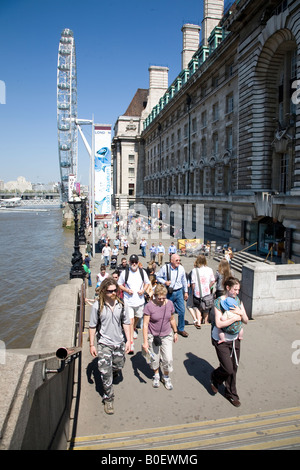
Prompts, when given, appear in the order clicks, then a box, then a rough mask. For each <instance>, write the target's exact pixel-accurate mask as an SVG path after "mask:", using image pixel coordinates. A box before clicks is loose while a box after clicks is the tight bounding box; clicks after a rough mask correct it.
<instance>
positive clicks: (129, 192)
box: [128, 183, 134, 196]
mask: <svg viewBox="0 0 300 470" xmlns="http://www.w3.org/2000/svg"><path fill="white" fill-rule="evenodd" d="M128 195H129V196H134V184H133V183H129V185H128Z"/></svg>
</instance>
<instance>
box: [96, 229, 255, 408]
mask: <svg viewBox="0 0 300 470" xmlns="http://www.w3.org/2000/svg"><path fill="white" fill-rule="evenodd" d="M124 241H125V244H124ZM101 243H102V258H103V259H102V261H103V263H102V264H101V266H100V270H99V273H98V274H97V277H96V293H95V300H94V301H91V305H92V308H91V315H90V324H89V332H90V333H89V340H90V351H91V354H92V356H93V357H98V368H99V371H100V374H101V378H102V383H103V389H104V395H103V402H104V410H105V412H106V413H107V414H112V413H114V406H113V402H114V387H113V382H114V379H115V378H116V377H117V376H118V374H120V371H121V370H122V368H123V366H124V362H125V354H126V353H128V354H134V352H135V351H134V341H135V339H136V338H137V335H138V334H142V338H143V339H142V341H143V342H142V352H143V355H144V356H145V358H146V360H147V362H148V363H149V367H150V368H151V369H152V371H153V379H152V386H153V387H154V388H157V387H158V386H159V385H160V383H161V382H162V383H163V384H164V386H165V388H166V389H167V390H172V389H173V384H172V381H171V376H170V374H171V372H172V371H173V344H174V343H176V342H177V341H178V335H179V336H181V337H183V338H185V340H187V341H188V336H189V334H188V332H187V331H185V324H186V321H185V312H186V307H187V310H188V311H189V312H190V314H191V316H192V318H193V323H194V325H195V327H196V328H197V329H200V328H201V325H203V324H211V331H212V339H211V341H212V344H213V346H214V347H215V350H216V354H217V357H218V360H219V363H220V365H219V367H218V368H217V369H215V370H214V371H213V373H212V375H211V390H212V392H213V393H217V392H218V389H219V386H220V385H221V384H222V383H224V385H225V397H226V398H227V399H228V400H229V401H230V403H232V404H233V405H234V406H240V401H239V396H238V393H237V390H236V373H237V367H238V362H239V357H240V341H241V340H242V337H243V336H242V333H243V330H242V323H247V314H246V312H245V309H244V307H243V304H242V303H241V302H240V300H239V298H238V294H239V288H240V282H239V280H238V279H236V278H235V277H233V276H232V273H231V269H230V260H226V259H225V258H224V259H223V260H222V261H221V262H220V264H219V267H218V270H217V271H216V272H215V273H214V272H213V270H212V268H210V267H209V266H208V265H207V257H206V256H205V255H204V254H201V255H199V256H197V258H196V260H195V263H194V267H193V269H192V270H191V272H190V273H187V272H186V271H185V269H184V267H183V265H182V264H181V258H180V254H179V253H178V252H177V248H176V246H175V243H174V242H172V243H170V246H169V247H168V248H167V249H165V247H164V246H163V245H162V243H161V242H159V243H158V244H157V245H156V244H155V243H151V244H150V245H149V248H148V245H147V241H146V240H145V238H142V240H141V244H140V246H139V248H140V252H141V254H138V255H137V254H132V255H131V256H129V258H128V260H127V258H126V257H125V256H126V255H127V254H128V247H129V244H128V241H127V239H126V238H125V237H124V238H123V239H119V238H118V237H116V239H115V240H114V242H113V247H114V249H117V250H118V254H121V253H122V254H123V257H122V258H121V260H120V261H119V263H118V265H117V266H116V269H114V270H112V272H110V273H108V272H107V268H108V266H109V257H110V256H111V252H109V251H108V249H107V248H110V245H111V241H110V240H108V239H103V240H102V241H101ZM147 250H148V254H149V258H150V261H149V263H148V265H147V267H145V266H143V264H142V263H141V259H142V260H144V258H146V257H147ZM137 251H138V247H137ZM124 255H125V256H124ZM107 257H108V259H107ZM96 341H97V347H96V346H95V342H96ZM160 369H161V373H160Z"/></svg>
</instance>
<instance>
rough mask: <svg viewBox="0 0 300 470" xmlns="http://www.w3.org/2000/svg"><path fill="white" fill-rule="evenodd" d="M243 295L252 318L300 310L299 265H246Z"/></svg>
mask: <svg viewBox="0 0 300 470" xmlns="http://www.w3.org/2000/svg"><path fill="white" fill-rule="evenodd" d="M241 297H242V300H243V302H244V305H245V308H246V312H247V313H248V315H249V316H250V317H257V316H259V315H270V314H274V313H280V312H285V313H286V312H295V311H299V312H300V264H282V265H278V264H273V265H270V264H265V263H247V264H245V265H244V266H243V270H242V289H241Z"/></svg>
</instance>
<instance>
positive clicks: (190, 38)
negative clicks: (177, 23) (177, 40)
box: [181, 24, 200, 70]
mask: <svg viewBox="0 0 300 470" xmlns="http://www.w3.org/2000/svg"><path fill="white" fill-rule="evenodd" d="M181 31H182V33H183V35H182V53H181V70H183V69H187V68H188V63H189V62H190V60H191V58H192V57H193V55H194V54H195V52H196V51H197V50H198V48H199V33H200V26H198V25H195V24H184V25H183V26H182V28H181Z"/></svg>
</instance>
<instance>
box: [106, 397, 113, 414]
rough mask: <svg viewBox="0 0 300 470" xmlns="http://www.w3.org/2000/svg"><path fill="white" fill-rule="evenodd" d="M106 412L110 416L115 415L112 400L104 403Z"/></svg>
mask: <svg viewBox="0 0 300 470" xmlns="http://www.w3.org/2000/svg"><path fill="white" fill-rule="evenodd" d="M104 411H105V413H106V414H108V415H113V414H114V412H115V410H114V402H113V400H110V401H108V400H106V401H105V402H104Z"/></svg>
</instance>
